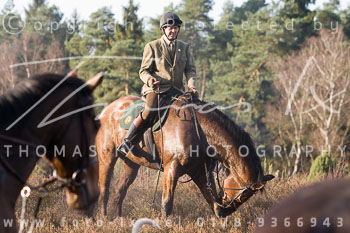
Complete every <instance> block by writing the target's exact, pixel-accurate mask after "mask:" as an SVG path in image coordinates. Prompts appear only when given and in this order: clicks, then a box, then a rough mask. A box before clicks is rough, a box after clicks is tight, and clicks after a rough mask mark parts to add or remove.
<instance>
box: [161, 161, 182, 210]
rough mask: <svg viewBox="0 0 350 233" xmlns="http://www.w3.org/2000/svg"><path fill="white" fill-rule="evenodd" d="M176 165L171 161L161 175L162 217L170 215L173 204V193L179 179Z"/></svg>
mask: <svg viewBox="0 0 350 233" xmlns="http://www.w3.org/2000/svg"><path fill="white" fill-rule="evenodd" d="M177 168H178V163H177V162H175V161H173V162H171V163H170V164H168V165H166V166H165V168H164V174H163V194H162V216H163V217H167V216H169V215H170V214H171V212H172V210H173V204H174V192H175V188H176V184H177V181H178V178H179V174H178V169H177Z"/></svg>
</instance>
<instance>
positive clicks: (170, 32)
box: [164, 26, 179, 40]
mask: <svg viewBox="0 0 350 233" xmlns="http://www.w3.org/2000/svg"><path fill="white" fill-rule="evenodd" d="M164 33H165V35H166V36H167V37H168V39H169V40H174V39H176V37H177V34H178V33H179V27H178V26H169V27H166V28H164Z"/></svg>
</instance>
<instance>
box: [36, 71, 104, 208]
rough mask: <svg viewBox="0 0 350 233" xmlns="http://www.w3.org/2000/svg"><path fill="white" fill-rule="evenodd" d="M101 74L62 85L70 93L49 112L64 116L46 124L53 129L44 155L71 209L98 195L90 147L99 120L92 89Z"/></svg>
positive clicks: (71, 75) (94, 160) (93, 159)
mask: <svg viewBox="0 0 350 233" xmlns="http://www.w3.org/2000/svg"><path fill="white" fill-rule="evenodd" d="M69 76H70V77H69V79H76V80H75V82H76V81H77V80H79V79H78V78H77V77H76V73H70V74H69ZM102 78H103V73H99V74H97V75H96V76H94V77H93V78H91V79H89V80H88V81H87V82H86V83H83V82H82V83H81V85H79V86H72V87H70V86H67V87H66V88H64V89H66V90H62V91H63V92H64V91H66V95H67V98H68V97H69V96H70V95H72V96H71V98H69V100H67V102H65V103H64V104H63V105H62V106H61V107H60V108H59V109H58V110H57V112H55V113H54V114H53V115H52V118H55V119H58V118H59V117H64V118H62V119H61V120H59V121H57V122H56V123H53V124H52V126H50V127H49V128H48V129H50V130H54V132H57V133H56V135H55V136H54V137H53V138H51V141H50V147H51V149H52V150H53V151H54V153H53V154H52V153H51V154H47V156H46V157H47V159H48V160H49V161H50V163H51V164H52V166H53V168H54V176H55V177H56V178H57V180H58V181H60V182H62V185H63V186H65V190H66V201H67V204H68V206H70V207H72V208H75V209H87V208H88V207H89V206H90V204H92V203H94V202H95V201H96V200H97V198H98V195H99V188H98V160H97V155H96V154H95V150H94V143H95V142H94V141H95V136H96V132H97V130H98V128H99V121H96V119H95V118H96V117H95V112H94V109H93V98H92V92H93V91H94V89H95V88H96V87H97V86H98V85H99V84H100V82H101V80H102ZM67 81H68V80H67ZM69 81H71V80H69ZM76 91H77V93H76V94H74V92H76ZM62 102H64V101H62ZM56 117H57V118H56ZM43 128H45V126H44V127H43ZM73 129H74V130H73ZM52 150H51V151H52ZM59 150H62V151H63V154H60V153H61V152H62V151H59Z"/></svg>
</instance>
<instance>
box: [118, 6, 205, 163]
mask: <svg viewBox="0 0 350 233" xmlns="http://www.w3.org/2000/svg"><path fill="white" fill-rule="evenodd" d="M181 25H182V21H181V19H180V18H179V16H178V15H176V14H174V13H171V12H168V13H166V14H165V15H164V16H163V17H162V18H161V19H160V30H162V32H163V36H162V37H161V38H159V39H157V40H154V41H151V42H149V43H148V44H146V46H145V48H144V52H143V59H142V64H141V68H140V71H139V74H140V78H141V80H142V81H143V82H144V85H143V87H142V96H144V97H145V99H146V101H145V102H146V106H145V109H144V110H143V111H142V112H141V113H140V114H139V115H138V116H137V117H136V118H135V120H134V121H133V123H132V124H131V126H130V128H129V130H128V132H127V134H126V136H125V138H124V139H123V142H122V143H121V145H120V146H119V147H118V149H117V150H118V152H121V153H122V154H124V155H125V156H126V155H127V154H128V152H129V150H130V149H131V148H132V146H133V145H135V144H137V143H138V141H139V138H140V137H139V136H141V135H143V133H144V132H145V131H146V130H147V128H148V127H149V126H150V124H151V122H152V121H153V119H154V117H155V116H156V115H157V107H158V106H157V105H158V104H159V103H158V95H161V96H162V97H166V98H170V97H171V96H174V95H175V94H176V93H178V92H179V91H181V92H182V91H183V90H184V83H183V74H185V76H186V80H187V86H188V90H189V91H190V92H192V93H194V94H198V92H197V90H196V79H197V78H196V67H195V64H194V59H193V57H192V55H191V53H190V49H189V45H188V44H187V43H185V42H183V41H181V40H178V39H177V36H178V34H179V31H180V27H181ZM156 85H157V86H158V88H157V89H155V88H154V86H156Z"/></svg>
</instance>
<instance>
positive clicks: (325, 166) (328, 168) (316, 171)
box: [308, 152, 335, 181]
mask: <svg viewBox="0 0 350 233" xmlns="http://www.w3.org/2000/svg"><path fill="white" fill-rule="evenodd" d="M334 166H335V162H334V161H333V160H332V159H331V156H330V154H328V152H324V153H323V154H322V155H320V156H318V157H317V158H316V159H315V160H314V161H313V162H312V164H311V168H310V172H309V176H308V179H309V180H310V181H311V180H315V179H321V178H324V177H325V176H326V175H327V174H328V173H329V172H332V171H333V168H334Z"/></svg>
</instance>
